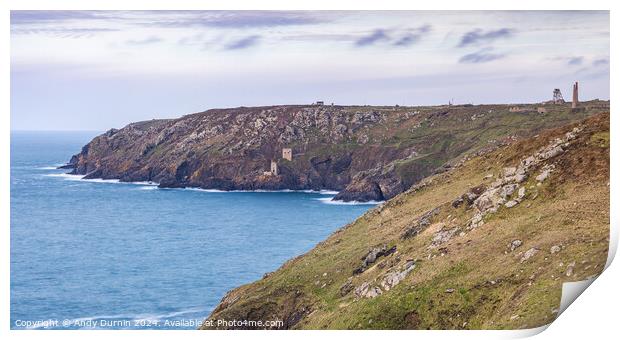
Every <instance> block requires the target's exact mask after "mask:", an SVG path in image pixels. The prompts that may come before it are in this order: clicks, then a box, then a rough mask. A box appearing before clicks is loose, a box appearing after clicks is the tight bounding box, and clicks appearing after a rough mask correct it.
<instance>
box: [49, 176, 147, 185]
mask: <svg viewBox="0 0 620 340" xmlns="http://www.w3.org/2000/svg"><path fill="white" fill-rule="evenodd" d="M43 176H46V177H61V178H64V179H65V180H68V181H83V182H91V183H114V184H133V185H144V186H155V187H156V186H158V185H159V183H155V182H121V181H120V180H118V179H102V178H88V179H86V178H84V175H72V174H66V173H62V174H45V175H43Z"/></svg>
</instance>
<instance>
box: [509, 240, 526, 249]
mask: <svg viewBox="0 0 620 340" xmlns="http://www.w3.org/2000/svg"><path fill="white" fill-rule="evenodd" d="M522 244H523V241H521V240H514V241H512V242H510V244H509V245H508V248H510V251H514V250H515V249H517V248H519V247H520V246H521V245H522Z"/></svg>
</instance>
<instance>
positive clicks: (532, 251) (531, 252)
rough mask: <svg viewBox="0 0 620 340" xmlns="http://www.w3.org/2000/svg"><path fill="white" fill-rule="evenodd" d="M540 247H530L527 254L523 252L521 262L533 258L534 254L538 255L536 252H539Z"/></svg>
mask: <svg viewBox="0 0 620 340" xmlns="http://www.w3.org/2000/svg"><path fill="white" fill-rule="evenodd" d="M538 251H539V249H538V248H530V249H529V250H528V251H526V252H525V254H523V256H522V257H521V263H523V262H525V261H527V260H529V259H531V258H532V257H533V256H534V255H536V253H538Z"/></svg>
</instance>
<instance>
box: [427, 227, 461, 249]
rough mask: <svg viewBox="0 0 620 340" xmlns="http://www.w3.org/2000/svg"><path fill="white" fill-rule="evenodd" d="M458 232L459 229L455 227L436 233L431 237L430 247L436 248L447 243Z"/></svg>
mask: <svg viewBox="0 0 620 340" xmlns="http://www.w3.org/2000/svg"><path fill="white" fill-rule="evenodd" d="M458 230H459V228H458V227H455V228H448V229H442V230H440V231H438V232H436V233H435V235H434V236H433V240H432V242H431V245H430V246H431V247H437V246H439V245H441V244H443V243H446V242H448V241H449V240H450V239H451V238H452V237H453V236H454V234H455V233H456V232H457V231H458Z"/></svg>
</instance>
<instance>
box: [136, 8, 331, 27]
mask: <svg viewBox="0 0 620 340" xmlns="http://www.w3.org/2000/svg"><path fill="white" fill-rule="evenodd" d="M161 14H164V16H163V17H161V18H159V19H154V20H152V21H151V22H149V23H146V24H145V25H154V26H162V27H216V28H256V27H276V26H294V25H308V24H316V23H321V22H324V21H325V18H320V19H319V17H318V16H316V15H312V13H311V12H301V11H299V12H298V11H292V12H286V11H164V12H162V13H161Z"/></svg>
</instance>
